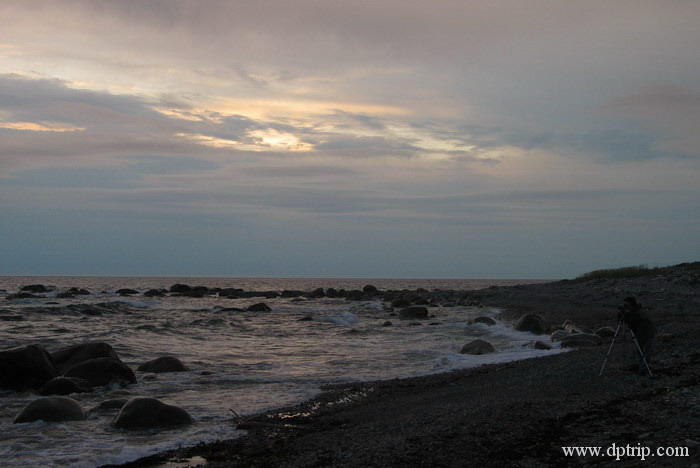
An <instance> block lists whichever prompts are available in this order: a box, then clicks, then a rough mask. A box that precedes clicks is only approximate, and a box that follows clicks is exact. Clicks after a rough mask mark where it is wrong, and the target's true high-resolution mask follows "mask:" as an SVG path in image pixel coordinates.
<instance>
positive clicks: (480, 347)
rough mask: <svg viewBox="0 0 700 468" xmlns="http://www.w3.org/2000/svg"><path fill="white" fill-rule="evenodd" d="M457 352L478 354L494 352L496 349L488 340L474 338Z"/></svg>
mask: <svg viewBox="0 0 700 468" xmlns="http://www.w3.org/2000/svg"><path fill="white" fill-rule="evenodd" d="M459 352H460V354H473V355H475V356H478V355H481V354H488V353H493V352H496V349H495V348H494V347H493V345H491V343H489V342H488V341H484V340H474V341H471V342H469V343H467V344H465V345H464V346H462V349H460V350H459Z"/></svg>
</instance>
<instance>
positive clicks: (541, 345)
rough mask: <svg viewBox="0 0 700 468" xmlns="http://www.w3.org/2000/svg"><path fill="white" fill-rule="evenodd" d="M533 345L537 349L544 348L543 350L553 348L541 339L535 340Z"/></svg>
mask: <svg viewBox="0 0 700 468" xmlns="http://www.w3.org/2000/svg"><path fill="white" fill-rule="evenodd" d="M533 346H534V348H535V349H543V350H547V351H548V350H550V349H552V347H551V346H550V345H548V344H547V343H544V342H542V341H539V340H537V341H535V343H534V344H533Z"/></svg>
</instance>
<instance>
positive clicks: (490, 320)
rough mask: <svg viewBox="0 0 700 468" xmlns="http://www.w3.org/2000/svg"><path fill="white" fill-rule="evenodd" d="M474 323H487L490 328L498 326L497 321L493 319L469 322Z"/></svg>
mask: <svg viewBox="0 0 700 468" xmlns="http://www.w3.org/2000/svg"><path fill="white" fill-rule="evenodd" d="M469 323H470V324H472V323H485V324H486V325H488V326H492V325H496V321H495V320H494V319H492V318H491V317H477V318H475V319H474V320H471V321H470V322H469Z"/></svg>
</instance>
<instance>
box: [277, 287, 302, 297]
mask: <svg viewBox="0 0 700 468" xmlns="http://www.w3.org/2000/svg"><path fill="white" fill-rule="evenodd" d="M303 295H304V291H296V290H289V289H285V290H284V291H282V297H285V298H288V297H301V296H303Z"/></svg>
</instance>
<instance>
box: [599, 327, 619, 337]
mask: <svg viewBox="0 0 700 468" xmlns="http://www.w3.org/2000/svg"><path fill="white" fill-rule="evenodd" d="M595 334H596V335H598V336H599V337H601V338H612V337H613V336H615V330H614V329H613V328H611V327H600V328H599V329H597V330H596V331H595Z"/></svg>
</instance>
